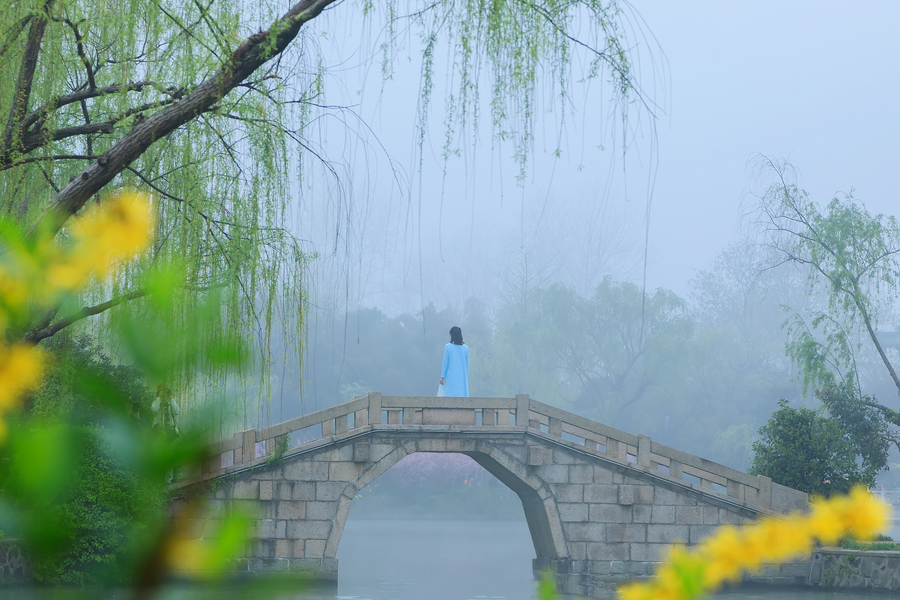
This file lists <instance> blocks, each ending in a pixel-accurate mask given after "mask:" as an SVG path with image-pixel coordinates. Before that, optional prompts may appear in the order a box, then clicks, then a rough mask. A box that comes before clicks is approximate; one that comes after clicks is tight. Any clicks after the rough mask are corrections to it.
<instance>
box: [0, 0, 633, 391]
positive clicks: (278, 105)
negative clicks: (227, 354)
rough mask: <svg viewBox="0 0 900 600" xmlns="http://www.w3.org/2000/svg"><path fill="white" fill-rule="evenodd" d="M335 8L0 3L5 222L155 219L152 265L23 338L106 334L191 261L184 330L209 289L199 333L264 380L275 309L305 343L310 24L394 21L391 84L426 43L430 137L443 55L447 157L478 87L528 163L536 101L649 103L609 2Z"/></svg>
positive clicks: (313, 65) (317, 75) (316, 73)
mask: <svg viewBox="0 0 900 600" xmlns="http://www.w3.org/2000/svg"><path fill="white" fill-rule="evenodd" d="M333 3H335V0H302V1H300V2H298V3H296V4H294V5H293V6H291V7H290V9H289V10H287V12H284V13H283V14H282V13H281V12H280V11H281V10H283V8H282V3H277V2H272V1H269V0H263V1H262V2H258V3H247V2H240V1H238V0H193V1H187V0H151V1H149V2H148V1H147V0H122V1H120V2H110V1H109V0H94V1H89V0H0V14H2V15H3V27H4V30H3V31H2V37H0V118H2V121H0V126H2V127H3V129H2V132H0V190H2V192H0V193H2V195H0V199H2V201H3V210H4V211H5V213H6V214H7V215H9V216H11V217H12V218H15V219H17V220H19V222H20V223H22V225H23V226H24V227H27V228H28V231H29V235H30V236H32V237H33V236H35V235H37V234H38V233H39V232H44V233H46V232H50V233H51V234H53V235H61V236H65V229H66V224H67V222H68V220H69V219H70V218H71V217H72V216H73V215H77V214H78V213H79V211H81V210H82V209H83V208H84V207H85V205H86V204H88V203H89V202H95V201H96V202H103V200H104V197H106V195H107V194H108V193H109V192H110V191H113V190H115V189H119V188H124V187H132V188H138V189H145V190H147V191H149V192H150V193H151V194H152V195H153V197H154V198H155V210H156V211H157V213H158V223H159V225H158V232H157V239H156V242H155V245H154V247H153V249H152V251H151V252H149V253H148V255H147V256H146V257H145V258H144V260H142V261H139V262H138V263H137V264H134V265H132V266H130V267H129V268H128V270H126V271H124V272H123V273H122V274H121V276H120V277H119V278H118V280H117V281H116V282H115V283H114V284H113V285H108V286H105V287H102V288H100V287H96V286H95V287H93V288H89V289H87V290H86V291H85V292H84V298H83V303H84V306H83V307H76V308H77V310H71V311H69V312H66V309H65V307H61V308H60V309H59V310H56V311H51V312H50V313H47V314H46V315H44V316H43V317H42V318H40V319H38V320H37V321H36V322H35V323H33V326H32V327H31V329H30V330H28V331H27V332H25V336H26V337H27V338H28V339H30V340H32V341H35V342H39V341H41V340H43V339H46V338H48V337H51V336H53V335H54V334H56V333H57V332H59V331H61V330H62V329H64V328H66V327H68V326H70V325H72V324H75V323H78V322H82V321H83V320H84V319H86V318H89V317H91V318H94V319H97V318H99V319H100V322H102V321H103V316H102V315H103V314H104V313H106V311H109V310H110V309H114V308H115V310H118V311H121V310H123V309H125V307H127V308H128V309H129V310H131V311H133V312H135V313H136V314H140V311H141V308H140V307H141V306H142V303H146V302H147V299H146V297H145V296H146V295H147V293H148V292H147V290H146V289H144V288H143V287H141V283H140V282H141V281H143V278H144V276H145V274H146V273H147V272H148V271H149V270H152V269H154V268H155V267H156V266H157V265H159V264H164V263H166V262H167V261H171V260H173V259H179V260H181V261H183V264H184V265H185V266H184V269H183V270H182V271H181V273H182V275H181V277H182V280H181V281H180V287H181V289H183V290H184V293H183V294H181V295H180V296H179V297H178V298H177V300H175V301H172V302H170V303H169V310H170V311H171V315H170V318H171V320H172V321H173V322H178V320H179V319H180V318H183V316H184V315H186V314H188V313H189V311H190V310H191V309H192V307H194V306H195V305H196V304H197V303H198V302H201V301H202V300H203V298H204V296H205V295H207V294H208V293H209V290H210V289H216V290H221V293H222V294H223V296H222V297H223V302H222V304H221V305H220V310H219V312H220V320H219V322H217V323H215V324H214V325H212V326H210V327H208V328H207V329H206V330H205V331H204V332H203V333H202V335H203V336H206V337H207V338H208V339H210V340H213V339H216V338H217V337H219V336H222V335H226V334H228V335H238V336H242V337H243V338H244V339H245V340H253V342H254V343H255V344H256V345H257V348H258V349H259V353H260V357H261V358H262V364H263V372H265V371H266V365H268V364H269V359H268V356H269V350H268V347H269V344H268V336H269V331H270V330H271V328H272V326H273V321H277V319H278V315H279V314H281V315H282V316H284V317H285V319H287V320H289V321H292V322H293V323H294V324H295V326H296V327H295V328H294V334H295V335H293V337H292V338H291V341H292V342H293V343H294V344H297V343H299V341H300V336H299V333H300V330H299V329H298V327H299V325H297V324H300V323H302V314H303V313H302V311H303V308H302V307H303V302H302V297H303V289H302V287H301V284H300V282H301V281H302V277H301V276H302V273H303V269H304V265H305V264H306V262H307V261H308V259H309V256H308V255H307V254H305V253H304V248H303V246H302V244H301V243H300V241H299V240H297V239H296V238H295V237H294V236H293V235H292V234H291V224H290V222H289V219H288V208H289V203H290V201H291V197H292V185H293V183H294V182H295V181H296V180H298V179H300V178H302V177H303V173H304V171H303V166H304V164H306V163H307V161H309V160H319V159H320V157H319V156H318V154H317V152H315V149H314V148H311V146H310V145H309V144H308V143H307V140H306V138H305V136H304V133H305V128H306V127H307V126H308V125H309V123H310V120H311V118H312V116H313V114H312V113H313V111H315V110H319V109H317V108H316V107H317V106H321V105H322V104H324V103H323V102H322V94H323V89H322V85H323V84H322V82H323V77H322V75H323V70H322V67H320V66H318V65H321V64H322V63H321V61H320V60H317V57H316V55H315V49H314V46H315V44H311V43H305V42H304V39H303V38H304V37H306V36H309V35H310V33H311V30H310V26H307V25H306V24H307V23H308V22H310V21H312V20H313V19H316V18H318V19H320V20H321V19H327V18H328V16H330V14H334V16H335V17H336V18H341V17H340V12H338V11H353V10H356V11H360V12H362V13H364V14H365V15H366V17H367V18H368V19H370V22H371V23H374V24H376V25H377V24H378V23H379V21H382V22H383V23H384V24H386V28H385V30H386V32H387V38H388V39H387V42H386V43H385V45H384V46H383V48H384V58H385V63H384V64H385V67H386V72H389V70H390V63H391V61H392V60H393V58H394V56H395V55H394V53H393V49H394V48H395V45H394V44H395V42H396V41H397V40H398V38H399V36H400V33H399V32H401V31H404V32H406V34H408V33H409V32H410V31H416V32H418V35H419V36H420V41H421V44H422V46H423V48H424V52H423V62H422V67H421V68H422V78H421V86H420V89H419V90H418V91H416V90H410V93H418V94H419V95H420V106H421V107H422V109H423V110H422V111H421V112H420V115H419V120H420V121H419V126H420V127H421V128H422V131H423V135H424V123H425V120H426V115H427V107H428V105H429V101H430V99H431V92H432V82H433V76H434V74H435V68H434V57H435V54H436V52H438V48H440V47H444V48H448V49H449V52H451V54H452V56H453V61H454V65H455V73H456V76H455V78H454V87H453V89H452V90H451V93H452V95H451V97H450V98H449V99H448V106H450V107H451V108H450V115H449V117H448V119H447V123H448V135H447V139H448V140H450V141H448V148H450V149H451V150H452V148H451V147H452V146H453V144H454V142H453V141H452V139H453V135H452V132H454V131H457V132H458V131H460V130H461V129H465V128H474V127H477V124H478V121H479V114H478V113H479V106H480V105H481V103H482V102H481V100H480V98H479V92H480V90H481V88H483V87H484V85H483V84H482V85H479V82H480V81H482V82H483V81H488V82H489V84H488V86H489V87H490V90H489V92H490V113H491V114H490V118H491V123H492V126H493V131H494V134H495V137H496V139H512V141H513V145H514V148H515V150H514V153H515V155H516V157H517V158H518V159H519V160H520V161H521V162H522V164H523V165H524V163H525V160H526V157H527V155H528V152H529V148H530V143H531V132H532V128H533V119H534V114H535V98H536V93H537V91H538V90H539V89H550V90H552V91H553V92H554V96H553V97H555V98H557V99H558V101H559V105H560V106H564V105H565V104H566V103H567V101H568V100H567V97H566V93H567V90H568V89H569V87H570V81H572V80H573V75H574V77H577V78H578V79H585V78H588V79H590V78H603V80H604V81H605V82H608V83H611V84H612V85H611V86H610V87H611V89H612V90H613V93H612V98H611V100H612V101H613V102H614V108H613V113H614V114H621V115H624V114H625V112H626V110H627V107H628V106H629V104H631V103H632V102H633V101H635V100H638V101H639V102H643V97H642V96H641V94H640V93H639V92H638V91H637V89H636V87H635V85H634V83H633V81H632V62H631V60H630V58H629V52H628V51H627V49H626V47H625V44H624V42H623V40H624V39H625V34H624V33H623V30H622V27H623V23H624V22H626V21H625V20H623V19H624V17H623V15H622V13H621V12H620V8H619V7H618V6H617V5H616V3H615V2H614V1H604V0H576V1H565V2H561V1H559V0H546V1H536V0H491V1H486V0H440V1H438V2H422V3H417V2H406V3H400V2H397V0H385V2H384V3H382V4H379V5H374V4H372V3H371V2H369V1H368V0H365V1H364V2H363V3H362V4H357V5H345V6H341V7H338V6H337V4H335V6H334V7H332V8H333V10H334V11H335V12H334V13H326V14H325V15H323V11H325V9H327V8H329V6H330V5H332V4H333ZM326 15H328V16H326ZM401 15H406V16H401ZM401 24H402V27H401ZM410 28H412V29H410ZM307 41H309V40H307ZM576 59H577V60H576ZM576 64H577V65H579V67H578V69H577V71H578V72H577V73H573V71H575V68H574V67H573V65H576ZM485 73H489V75H488V76H487V77H485ZM539 74H540V75H541V77H539ZM644 106H645V107H646V105H644ZM310 201H315V199H314V198H313V199H311V200H310ZM116 307H118V308H116ZM285 312H287V313H290V315H285V314H284V313H285ZM98 315H99V317H98ZM260 340H261V341H260ZM222 375H223V374H221V373H219V374H217V376H219V377H221V376H222Z"/></svg>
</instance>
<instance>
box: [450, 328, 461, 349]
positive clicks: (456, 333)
mask: <svg viewBox="0 0 900 600" xmlns="http://www.w3.org/2000/svg"><path fill="white" fill-rule="evenodd" d="M450 343H451V344H456V345H457V346H462V344H463V341H462V329H460V328H459V327H456V326H455V325H454V326H453V327H451V328H450Z"/></svg>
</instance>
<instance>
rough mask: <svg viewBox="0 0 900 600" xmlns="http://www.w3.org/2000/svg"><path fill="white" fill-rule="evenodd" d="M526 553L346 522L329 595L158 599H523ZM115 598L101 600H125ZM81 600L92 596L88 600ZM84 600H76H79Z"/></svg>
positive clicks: (842, 595)
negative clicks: (335, 580)
mask: <svg viewBox="0 0 900 600" xmlns="http://www.w3.org/2000/svg"><path fill="white" fill-rule="evenodd" d="M532 558H534V548H533V546H532V544H531V538H530V536H529V533H528V527H527V526H526V524H525V522H524V521H500V522H497V521H422V520H405V521H404V520H392V521H387V520H385V521H374V520H354V519H353V518H350V519H348V521H347V525H346V528H345V531H344V536H343V539H342V540H341V547H340V550H339V552H338V560H339V561H340V563H339V564H340V570H339V571H340V572H339V581H338V588H337V592H336V593H335V592H334V590H333V589H332V590H331V591H328V592H325V591H319V592H312V593H309V592H307V593H304V594H300V593H293V592H290V591H287V592H285V591H284V590H282V591H281V592H279V593H276V594H259V593H258V591H257V592H252V593H251V592H247V591H241V590H238V589H229V590H219V591H216V592H213V593H208V592H206V593H204V592H202V591H201V590H199V589H198V588H181V589H176V590H170V592H169V593H167V594H165V595H164V598H165V600H208V599H211V598H215V599H217V600H218V599H221V600H243V599H245V598H247V599H252V600H276V599H277V600H301V599H305V600H486V599H510V600H531V599H533V598H535V593H534V582H533V581H532V575H531V560H532ZM61 595H62V596H64V597H67V598H69V599H72V598H74V597H75V595H74V594H70V593H63V594H59V592H58V591H54V590H43V591H40V592H35V591H24V590H18V591H14V592H11V591H10V590H2V591H0V597H2V598H3V600H7V599H8V600H50V599H53V600H57V599H59V598H60V596H61ZM126 596H127V595H126V594H123V593H118V594H108V595H105V597H106V598H115V599H116V600H118V599H120V598H125V597H126ZM87 597H91V598H93V597H99V596H94V595H88V596H87ZM82 598H85V596H83V595H79V600H81V599H82ZM717 598H719V599H721V600H860V599H862V598H869V599H872V600H878V599H886V598H898V600H900V596H890V595H887V594H865V593H862V592H855V593H848V592H832V591H823V590H819V589H796V588H783V589H773V588H760V587H754V588H749V589H741V590H735V591H726V592H723V593H721V594H719V595H718V596H717Z"/></svg>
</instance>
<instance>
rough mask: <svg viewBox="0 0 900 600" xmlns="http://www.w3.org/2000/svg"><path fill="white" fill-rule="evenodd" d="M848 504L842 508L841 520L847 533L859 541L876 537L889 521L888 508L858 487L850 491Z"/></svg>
mask: <svg viewBox="0 0 900 600" xmlns="http://www.w3.org/2000/svg"><path fill="white" fill-rule="evenodd" d="M849 500H850V502H849V503H848V505H847V506H846V507H843V508H844V510H843V515H842V520H843V523H844V526H845V527H846V528H847V529H848V533H852V534H853V535H854V536H855V537H857V538H861V539H869V538H872V537H874V536H876V535H877V534H878V533H879V532H880V531H882V530H883V529H884V527H885V524H886V523H887V522H888V520H889V519H890V512H891V509H890V506H888V505H887V504H885V503H884V502H882V501H881V500H879V499H878V498H876V497H875V496H873V495H872V494H870V493H869V492H868V491H867V490H866V489H865V488H864V487H862V486H860V485H858V486H856V487H854V488H853V489H852V490H851V491H850V498H849Z"/></svg>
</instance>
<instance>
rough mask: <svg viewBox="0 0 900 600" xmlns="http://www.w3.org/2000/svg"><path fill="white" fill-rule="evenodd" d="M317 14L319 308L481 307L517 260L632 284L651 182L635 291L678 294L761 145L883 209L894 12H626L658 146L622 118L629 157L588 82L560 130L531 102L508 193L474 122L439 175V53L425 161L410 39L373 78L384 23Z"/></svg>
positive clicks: (736, 218)
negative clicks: (534, 113)
mask: <svg viewBox="0 0 900 600" xmlns="http://www.w3.org/2000/svg"><path fill="white" fill-rule="evenodd" d="M357 12H358V11H357ZM339 13H340V14H339ZM324 17H325V18H324V19H323V20H322V22H321V23H320V24H319V26H320V30H319V32H320V33H319V34H318V35H319V36H320V37H319V38H318V39H317V43H318V44H319V46H320V47H321V49H322V51H323V53H324V55H325V56H326V59H327V61H328V63H329V64H330V65H331V70H330V72H329V75H328V77H327V80H326V95H327V99H328V102H329V103H330V104H343V105H347V106H350V107H351V108H352V112H351V111H344V112H337V113H333V114H332V115H331V116H329V117H327V118H325V119H322V120H321V122H319V123H318V124H317V126H318V129H317V130H316V131H315V132H314V133H312V134H311V137H312V139H314V140H316V141H317V142H318V143H319V144H320V145H321V147H322V148H323V149H324V150H325V151H326V153H327V155H328V156H329V157H330V158H331V160H332V161H333V165H334V166H335V168H336V171H337V174H338V177H339V180H340V182H339V183H338V180H337V179H334V178H331V177H330V176H319V177H318V178H310V179H309V181H310V182H313V183H310V184H309V185H308V189H306V190H305V191H304V197H303V200H302V202H301V207H300V209H299V212H298V221H299V222H300V230H301V232H302V234H303V235H304V237H306V238H307V239H310V240H311V241H312V242H313V247H314V248H315V249H316V250H317V251H318V252H319V253H320V255H321V258H320V259H319V261H318V263H319V267H320V268H319V272H318V273H316V274H314V276H313V278H312V282H311V287H312V296H313V300H314V302H315V303H316V304H318V305H340V304H341V303H344V304H345V305H346V307H347V308H349V309H351V310H352V309H353V308H355V307H357V306H378V307H382V308H385V309H386V310H389V311H391V312H395V313H396V312H401V311H410V312H417V311H418V310H419V309H420V307H421V306H422V305H423V303H427V302H429V301H434V302H436V303H437V304H438V305H439V306H442V305H456V306H459V305H461V303H462V302H463V301H464V300H465V298H466V297H468V296H473V295H474V296H478V297H481V298H485V299H487V300H486V301H487V302H489V303H490V301H491V299H492V298H496V297H497V295H498V294H501V295H502V293H503V288H504V285H505V282H508V281H509V279H511V278H513V275H511V273H513V272H517V273H520V272H521V270H522V269H521V266H522V264H523V261H525V260H526V257H527V260H528V262H529V269H530V271H531V272H532V273H533V274H534V273H536V279H537V280H538V281H540V280H542V279H543V278H546V279H555V280H561V281H564V282H565V283H567V284H570V285H573V286H574V287H576V288H577V289H579V291H583V292H585V293H587V292H589V291H590V288H591V287H592V286H593V285H595V284H596V281H597V280H598V279H599V277H601V276H602V275H604V274H612V275H613V276H614V277H616V278H619V279H630V280H632V281H637V282H639V281H640V279H641V270H642V269H641V263H642V254H643V243H644V231H645V229H644V228H645V224H646V221H645V212H646V205H647V199H648V189H649V186H652V190H653V192H652V210H651V213H650V239H649V271H648V286H649V287H651V288H652V287H657V286H663V287H667V288H671V289H673V290H675V291H676V292H678V293H681V294H684V293H686V292H687V282H688V280H689V279H690V278H691V277H693V276H694V274H695V272H696V271H698V270H702V269H706V268H708V267H709V264H710V261H711V260H712V258H713V257H714V256H715V255H716V254H717V253H718V252H719V251H720V250H722V249H723V248H724V247H725V246H726V245H727V244H728V243H729V242H731V241H733V240H736V239H738V238H740V237H742V236H743V235H745V234H747V233H748V232H751V231H752V209H753V206H754V197H753V193H754V192H761V191H762V190H763V189H764V187H765V185H766V184H767V183H768V181H769V180H768V179H766V178H765V176H763V177H762V178H761V177H760V176H759V173H758V169H757V167H756V165H757V160H756V157H757V156H758V155H759V154H763V155H767V156H771V157H773V158H777V159H783V158H786V159H788V160H790V161H791V162H792V163H793V165H794V166H795V167H796V169H797V171H798V174H799V178H798V183H799V184H800V186H801V187H803V188H805V189H806V190H808V191H809V192H810V194H811V196H812V197H813V198H815V199H817V200H819V201H823V202H825V201H828V200H830V199H831V198H832V197H833V195H834V194H835V193H836V192H849V191H850V190H851V188H853V189H855V195H856V196H857V197H858V198H860V199H861V200H863V201H864V202H865V203H866V205H867V206H868V208H869V209H870V210H872V211H873V212H886V213H889V214H890V213H892V212H893V210H894V203H893V202H892V199H893V189H892V186H891V184H892V183H893V181H892V179H893V177H892V175H893V172H894V171H895V169H894V168H892V167H893V159H894V158H895V157H894V154H895V148H896V146H897V141H896V140H897V134H898V132H900V127H898V125H900V116H898V114H897V111H896V110H894V108H893V106H892V104H893V102H894V100H895V99H896V98H897V97H898V96H900V94H898V92H900V89H898V88H900V80H898V78H897V76H896V73H895V69H894V66H895V63H896V61H897V57H898V56H900V36H897V35H896V33H895V31H894V29H895V25H896V23H897V22H898V21H900V5H898V4H895V3H891V2H869V3H862V4H857V5H853V6H852V7H850V6H848V5H847V4H846V3H840V4H839V3H837V2H789V3H784V2H774V1H772V2H752V3H750V2H714V1H709V2H700V1H682V2H677V3H672V2H641V1H638V2H634V3H633V4H632V5H631V7H630V8H628V7H626V10H625V23H626V31H627V32H628V41H629V43H630V44H631V47H632V48H634V49H635V51H636V52H637V54H636V56H637V57H639V60H640V62H639V64H638V65H637V67H638V74H639V81H640V83H641V85H642V87H643V91H644V93H645V95H646V96H647V97H648V98H650V99H652V100H654V101H655V102H656V103H657V105H659V107H660V108H659V109H657V111H656V121H655V125H656V140H655V143H656V145H655V147H654V139H653V137H652V135H651V131H652V128H651V127H650V119H649V117H648V116H647V114H646V113H641V111H639V110H637V109H635V108H632V109H631V111H630V112H629V121H628V127H629V132H628V133H627V134H626V136H625V137H626V139H627V140H628V143H629V150H628V152H627V153H626V154H625V158H624V159H623V158H622V152H621V149H622V147H621V140H622V131H621V127H620V125H619V124H618V121H617V117H616V116H615V112H614V107H611V106H610V104H609V96H608V94H607V93H605V91H604V90H603V89H602V88H603V86H602V82H594V83H593V84H591V85H590V86H589V87H584V86H579V85H575V86H574V87H573V88H572V98H573V102H572V104H571V107H570V110H569V112H568V114H567V116H566V121H565V124H564V125H563V127H562V128H561V129H560V127H559V125H560V119H559V114H558V112H557V111H555V110H554V109H553V107H552V106H550V104H549V103H545V104H544V110H543V112H542V113H541V114H540V115H539V116H538V118H537V120H536V134H537V135H536V139H535V143H534V148H533V160H532V163H531V164H530V166H529V170H528V175H527V177H526V178H525V180H524V182H522V184H521V185H520V184H518V183H517V182H516V178H515V175H516V172H517V167H516V165H515V164H514V163H513V162H512V161H511V160H510V155H511V153H512V148H511V147H508V146H503V145H502V144H501V145H498V144H496V143H492V140H491V135H490V124H489V123H487V122H485V123H483V124H482V126H481V128H480V135H478V136H472V135H470V134H469V133H467V132H459V137H457V138H455V141H456V142H457V143H458V144H459V147H460V155H459V157H457V158H452V159H450V161H449V162H448V163H447V164H446V167H445V166H444V163H443V161H442V159H441V158H440V153H441V148H442V146H443V143H444V135H445V130H444V128H443V125H442V124H443V121H444V117H445V113H444V100H443V97H444V95H445V93H446V90H447V89H448V88H447V82H448V81H449V80H450V79H451V78H452V76H453V68H452V65H450V64H449V62H448V57H447V56H446V55H444V56H440V55H439V56H438V58H437V60H436V63H435V64H436V68H435V71H436V76H435V94H434V97H433V99H432V109H431V113H430V121H429V129H428V135H427V137H426V141H425V146H424V152H423V156H422V157H421V159H422V167H421V170H420V169H419V166H418V165H419V156H418V152H417V145H416V142H415V130H414V126H415V121H416V117H415V115H416V110H417V105H418V101H419V96H418V93H417V90H418V89H419V72H420V71H419V69H420V62H421V55H420V48H419V47H418V46H417V45H416V43H415V42H414V41H410V42H408V43H405V44H404V45H402V47H401V48H400V50H399V51H398V53H397V55H396V56H397V58H396V60H395V61H394V65H395V71H394V73H393V76H392V78H391V79H390V80H389V81H383V78H382V75H381V66H380V60H381V57H380V55H379V54H378V51H377V47H378V44H379V43H380V40H381V38H380V37H379V35H378V32H377V31H375V32H372V31H368V32H366V31H365V30H361V29H360V18H359V16H358V14H356V12H354V9H353V8H351V7H350V6H348V5H340V6H338V7H337V8H336V9H335V10H333V11H329V13H327V14H326V15H324ZM323 31H324V32H325V33H327V37H326V36H324V35H322V34H321V32H323ZM360 31H363V34H362V35H360V33H359V32H360ZM359 39H362V40H363V41H362V45H360V44H359ZM373 49H374V50H373ZM484 94H485V96H489V90H487V88H485V91H484ZM357 115H358V117H359V119H361V120H357ZM362 122H364V123H365V125H361V123H362ZM557 147H558V148H560V150H561V151H562V154H561V158H559V159H555V158H553V156H552V152H553V151H554V150H555V149H556V148H557ZM601 147H602V149H601ZM654 165H657V166H658V170H657V171H656V172H655V174H654V171H653V166H654ZM748 215H749V216H748Z"/></svg>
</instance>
